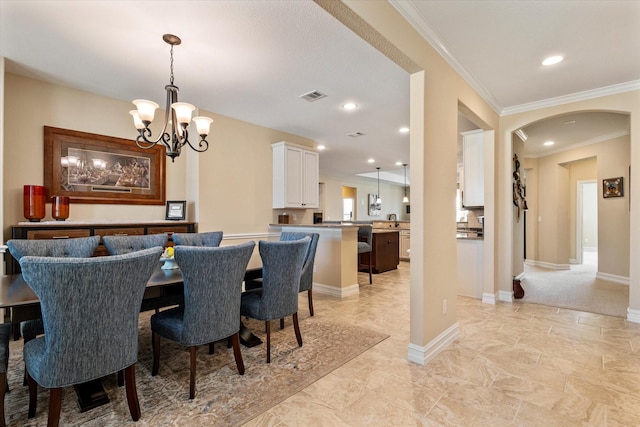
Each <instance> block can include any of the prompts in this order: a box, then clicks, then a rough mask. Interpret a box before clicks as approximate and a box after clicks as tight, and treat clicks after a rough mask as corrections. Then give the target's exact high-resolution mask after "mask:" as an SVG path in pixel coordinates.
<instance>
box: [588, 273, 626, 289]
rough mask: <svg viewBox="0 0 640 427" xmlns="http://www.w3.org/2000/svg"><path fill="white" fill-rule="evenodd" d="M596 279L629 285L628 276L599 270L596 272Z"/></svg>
mask: <svg viewBox="0 0 640 427" xmlns="http://www.w3.org/2000/svg"><path fill="white" fill-rule="evenodd" d="M596 279H600V280H605V281H607V282H613V283H618V284H620V285H627V286H629V278H628V277H625V276H617V275H615V274H609V273H601V272H599V271H598V272H597V273H596Z"/></svg>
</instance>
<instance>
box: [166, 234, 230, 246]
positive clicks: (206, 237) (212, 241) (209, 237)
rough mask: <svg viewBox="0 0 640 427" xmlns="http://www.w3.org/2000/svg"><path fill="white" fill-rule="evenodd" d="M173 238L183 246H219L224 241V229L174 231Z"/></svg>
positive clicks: (174, 241) (177, 243)
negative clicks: (200, 231)
mask: <svg viewBox="0 0 640 427" xmlns="http://www.w3.org/2000/svg"><path fill="white" fill-rule="evenodd" d="M171 240H173V243H175V244H176V245H182V246H207V247H211V248H217V247H218V246H220V242H222V231H207V232H205V233H173V234H172V235H171Z"/></svg>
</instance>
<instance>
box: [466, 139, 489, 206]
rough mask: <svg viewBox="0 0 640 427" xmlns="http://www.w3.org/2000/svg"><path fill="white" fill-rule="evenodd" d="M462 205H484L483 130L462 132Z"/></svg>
mask: <svg viewBox="0 0 640 427" xmlns="http://www.w3.org/2000/svg"><path fill="white" fill-rule="evenodd" d="M462 165H463V168H464V169H463V173H462V206H463V207H464V208H473V207H482V206H484V132H483V131H482V130H477V131H471V132H464V133H463V134H462Z"/></svg>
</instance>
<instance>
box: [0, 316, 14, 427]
mask: <svg viewBox="0 0 640 427" xmlns="http://www.w3.org/2000/svg"><path fill="white" fill-rule="evenodd" d="M10 335H11V323H2V324H0V427H5V425H6V424H5V421H4V395H5V393H7V392H8V391H9V382H8V381H7V368H8V367H9V336H10Z"/></svg>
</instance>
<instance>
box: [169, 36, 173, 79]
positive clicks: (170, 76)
mask: <svg viewBox="0 0 640 427" xmlns="http://www.w3.org/2000/svg"><path fill="white" fill-rule="evenodd" d="M170 65H171V74H169V82H170V83H171V86H173V45H171V62H170Z"/></svg>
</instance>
